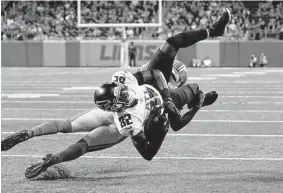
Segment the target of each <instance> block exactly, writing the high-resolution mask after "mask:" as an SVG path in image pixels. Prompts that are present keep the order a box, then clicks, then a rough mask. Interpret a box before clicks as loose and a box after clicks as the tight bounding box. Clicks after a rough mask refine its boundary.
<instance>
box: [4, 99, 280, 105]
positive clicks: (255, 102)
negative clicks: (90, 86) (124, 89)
mask: <svg viewBox="0 0 283 193" xmlns="http://www.w3.org/2000/svg"><path fill="white" fill-rule="evenodd" d="M1 103H2V104H3V103H42V104H45V103H52V104H53V103H62V104H94V102H93V101H90V100H89V101H70V100H67V101H65V100H62V101H55V100H54V101H46V100H42V101H36V100H29V101H27V100H22V101H15V100H2V101H1ZM218 103H219V104H237V105H239V104H283V101H223V102H222V101H219V102H218ZM216 104H217V102H216Z"/></svg>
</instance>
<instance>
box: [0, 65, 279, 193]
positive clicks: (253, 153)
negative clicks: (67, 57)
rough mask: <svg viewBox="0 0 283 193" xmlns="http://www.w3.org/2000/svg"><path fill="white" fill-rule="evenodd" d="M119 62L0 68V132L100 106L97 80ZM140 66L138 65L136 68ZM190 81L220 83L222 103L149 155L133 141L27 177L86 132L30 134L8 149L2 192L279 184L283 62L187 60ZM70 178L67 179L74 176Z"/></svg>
mask: <svg viewBox="0 0 283 193" xmlns="http://www.w3.org/2000/svg"><path fill="white" fill-rule="evenodd" d="M116 70H118V68H2V72H1V74H2V78H1V81H2V83H1V86H2V88H1V91H2V93H1V98H2V101H1V105H2V108H1V113H2V116H1V121H2V122H1V138H3V137H5V136H7V135H8V134H11V133H13V132H15V131H20V130H23V129H29V128H32V127H33V126H35V125H37V124H40V123H42V122H44V121H47V120H50V119H66V118H70V117H72V116H74V115H76V114H77V113H81V112H83V111H85V110H86V109H89V108H93V107H94V104H93V88H94V87H95V86H98V85H99V84H100V83H103V82H105V81H107V80H110V78H111V75H112V74H113V72H115V71H116ZM129 70H130V71H132V72H134V71H136V70H137V69H136V68H132V69H129ZM188 72H189V80H188V82H195V83H198V84H199V85H200V88H201V89H202V90H203V91H204V92H208V91H210V90H216V91H217V92H218V93H219V98H218V100H217V101H216V103H215V104H213V105H212V106H209V107H205V108H203V109H201V110H200V111H199V113H198V114H197V115H196V116H195V118H194V119H193V121H192V122H191V123H190V124H189V125H187V126H186V127H185V128H183V129H182V130H180V131H179V132H173V131H172V130H171V129H170V131H169V133H168V135H167V136H166V138H165V140H164V143H163V145H162V147H161V149H160V151H159V152H158V154H157V155H156V157H155V158H154V159H153V160H152V161H150V162H148V161H146V160H143V159H142V158H141V156H140V155H139V154H138V152H137V151H136V150H135V148H134V146H133V145H132V142H131V140H130V139H126V140H125V141H123V142H122V143H120V144H118V145H116V146H114V147H111V148H109V149H106V150H102V151H98V152H92V153H87V154H85V156H83V157H81V158H79V159H77V160H74V161H71V162H68V163H61V164H59V165H58V168H59V169H58V168H51V170H50V173H51V174H54V175H55V174H58V175H59V173H60V172H62V171H65V172H66V173H67V174H66V175H65V177H64V176H61V177H60V179H52V175H51V174H50V176H47V175H46V176H44V175H43V176H42V178H39V179H38V180H33V181H30V180H27V179H26V178H25V176H24V172H25V169H26V168H27V167H28V166H29V164H32V163H36V162H37V161H39V160H40V159H41V157H42V156H44V155H46V154H47V153H57V152H59V151H61V150H63V149H65V148H66V147H68V146H69V145H71V144H73V143H75V142H77V141H78V140H79V139H80V138H81V137H83V136H84V135H85V133H80V134H57V135H50V136H42V137H37V138H33V139H31V140H29V141H27V142H24V143H21V144H19V145H17V146H15V147H14V148H12V149H11V150H9V151H7V152H1V153H2V154H1V162H2V165H1V169H2V170H1V177H2V179H1V182H2V187H1V190H2V192H3V193H12V192H19V193H22V192H32V193H39V192H48V193H51V192H52V193H55V192H58V193H62V192H66V193H80V192H84V193H85V192H97V193H104V192H110V193H115V192H129V193H136V192H143V193H144V192H162V193H167V192H170V193H175V192H199V193H204V192H241V193H242V192H256V193H258V192H282V191H283V69H282V68H256V69H249V68H211V69H194V68H189V69H188ZM67 177H68V178H67Z"/></svg>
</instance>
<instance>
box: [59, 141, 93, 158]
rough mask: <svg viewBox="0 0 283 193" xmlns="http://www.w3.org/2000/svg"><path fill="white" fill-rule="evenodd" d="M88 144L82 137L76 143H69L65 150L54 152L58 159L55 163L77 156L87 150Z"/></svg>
mask: <svg viewBox="0 0 283 193" xmlns="http://www.w3.org/2000/svg"><path fill="white" fill-rule="evenodd" d="M87 149H88V144H87V142H86V141H85V140H84V139H81V140H80V141H78V142H77V143H76V144H73V145H71V146H70V147H68V148H67V149H66V150H64V151H62V152H60V153H58V154H56V156H58V158H59V160H58V162H57V163H61V162H66V161H71V160H74V159H77V158H79V157H80V156H82V155H83V154H85V153H86V152H87Z"/></svg>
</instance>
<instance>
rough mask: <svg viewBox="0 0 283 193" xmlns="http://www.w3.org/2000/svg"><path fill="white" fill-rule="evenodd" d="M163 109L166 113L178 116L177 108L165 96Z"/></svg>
mask: <svg viewBox="0 0 283 193" xmlns="http://www.w3.org/2000/svg"><path fill="white" fill-rule="evenodd" d="M163 106H164V110H165V112H166V113H169V112H170V113H173V114H175V115H177V116H180V111H179V110H178V109H177V107H176V106H175V104H174V103H173V101H172V99H171V98H166V99H165V100H164V102H163Z"/></svg>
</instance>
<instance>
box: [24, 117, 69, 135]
mask: <svg viewBox="0 0 283 193" xmlns="http://www.w3.org/2000/svg"><path fill="white" fill-rule="evenodd" d="M71 131H72V125H71V122H70V120H55V121H49V122H45V123H43V124H41V125H38V126H35V127H34V128H32V129H30V130H29V133H30V135H31V137H34V136H41V135H49V134H56V133H59V132H62V133H70V132H71Z"/></svg>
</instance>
